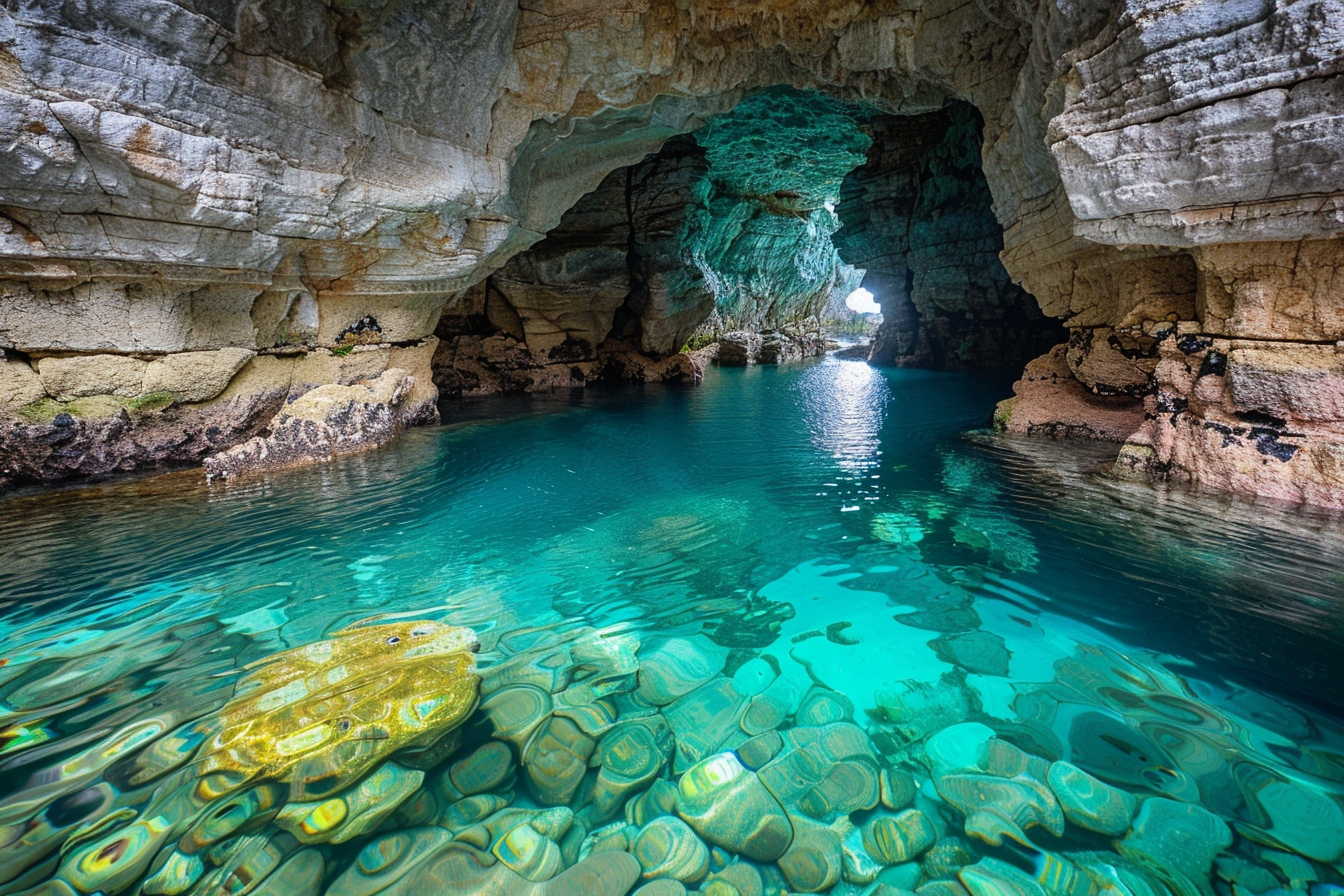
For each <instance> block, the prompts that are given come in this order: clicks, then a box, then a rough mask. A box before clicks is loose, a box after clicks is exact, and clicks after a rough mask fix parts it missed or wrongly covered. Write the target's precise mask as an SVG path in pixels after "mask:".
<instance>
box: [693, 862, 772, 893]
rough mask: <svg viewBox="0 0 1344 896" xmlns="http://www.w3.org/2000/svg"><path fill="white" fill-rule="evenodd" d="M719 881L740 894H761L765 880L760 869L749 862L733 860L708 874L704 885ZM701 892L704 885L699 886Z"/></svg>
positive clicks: (763, 890)
mask: <svg viewBox="0 0 1344 896" xmlns="http://www.w3.org/2000/svg"><path fill="white" fill-rule="evenodd" d="M714 883H721V884H726V885H728V886H731V887H732V888H733V889H734V890H736V891H737V892H738V893H739V894H741V896H763V894H764V893H765V881H764V880H763V879H762V877H761V872H760V869H759V868H757V867H756V866H755V865H753V864H752V863H750V862H744V861H735V862H732V863H731V864H729V865H726V866H724V867H723V868H720V869H719V870H717V871H715V872H713V873H712V874H710V876H709V878H708V880H706V881H705V886H709V885H712V884H714ZM701 890H702V892H703V891H704V887H702V888H701Z"/></svg>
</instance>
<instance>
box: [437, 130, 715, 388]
mask: <svg viewBox="0 0 1344 896" xmlns="http://www.w3.org/2000/svg"><path fill="white" fill-rule="evenodd" d="M705 167H706V166H705V160H704V152H703V151H702V150H701V149H700V148H699V147H698V146H697V145H696V143H695V141H694V140H692V139H691V138H689V137H674V138H672V139H671V140H669V141H668V142H667V144H666V145H665V146H664V147H663V148H662V149H660V150H659V151H658V152H656V153H653V154H651V155H650V156H649V157H648V158H647V159H644V160H643V161H642V162H640V163H639V164H637V165H632V166H627V167H624V168H618V169H616V170H615V171H613V172H612V173H611V174H609V175H607V176H606V177H605V178H603V180H602V182H601V183H600V184H598V186H597V188H596V189H594V190H593V191H592V192H590V193H588V194H586V195H585V196H583V197H582V198H580V199H579V201H578V202H576V203H575V204H574V206H573V207H572V208H570V209H569V210H568V211H567V212H565V214H564V216H563V217H562V218H561V219H560V223H559V224H557V225H556V226H555V228H554V229H552V230H551V232H550V233H548V234H547V235H546V237H545V239H543V240H541V241H540V242H538V243H536V244H534V245H533V246H531V247H530V248H528V249H526V250H525V251H523V252H521V253H520V254H518V255H516V256H514V257H513V258H512V259H510V260H509V262H508V263H507V264H505V265H504V266H503V267H502V268H500V269H499V270H498V271H496V272H495V273H493V274H491V275H490V276H489V277H487V278H486V279H485V280H484V281H483V282H482V283H481V284H479V285H478V286H477V287H476V288H474V289H472V290H470V291H469V292H468V293H467V294H466V295H464V296H462V297H461V298H460V299H459V300H457V301H454V302H451V303H450V304H449V305H448V307H447V308H446V309H445V312H444V314H443V315H442V317H441V318H440V320H439V325H438V336H439V337H440V339H441V340H442V341H441V343H440V346H439V349H438V351H437V352H436V354H435V357H434V368H435V381H436V383H437V384H438V385H439V387H440V389H441V390H442V392H443V395H444V396H445V397H462V396H480V395H487V394H492V393H496V392H516V391H521V392H536V391H544V390H548V389H555V388H573V387H582V386H585V385H587V384H588V383H591V382H593V381H595V380H598V379H603V378H618V379H634V380H640V381H649V380H653V381H666V380H678V381H681V380H684V381H698V380H699V378H700V376H701V375H702V374H703V370H704V366H703V363H694V362H692V359H690V358H689V357H688V356H686V355H681V354H679V349H680V348H681V347H682V345H683V344H684V343H685V342H686V340H687V338H688V337H689V336H690V335H691V332H692V331H693V330H694V329H695V328H696V327H697V326H699V324H700V323H701V321H703V320H704V319H705V317H706V316H707V315H708V314H709V313H710V311H712V310H713V308H714V296H713V295H712V294H711V293H709V292H708V291H707V290H704V289H697V288H694V286H693V285H692V286H691V288H687V283H686V282H685V272H684V270H683V267H684V266H683V265H682V263H681V241H680V236H681V233H682V231H683V228H684V224H685V220H686V215H687V212H688V210H689V209H690V208H691V207H692V206H693V204H694V196H693V191H694V187H695V185H696V184H697V183H698V181H699V179H700V177H701V175H703V174H704V171H705ZM674 274H675V275H679V276H681V277H682V281H681V282H680V283H679V287H680V288H679V289H677V290H675V291H674V290H673V289H672V288H671V285H670V282H669V281H670V279H671V276H670V275H674Z"/></svg>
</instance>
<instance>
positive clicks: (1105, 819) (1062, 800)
mask: <svg viewBox="0 0 1344 896" xmlns="http://www.w3.org/2000/svg"><path fill="white" fill-rule="evenodd" d="M1047 781H1048V783H1049V784H1050V789H1051V790H1052V791H1053V792H1054V794H1055V797H1056V799H1058V800H1059V804H1060V807H1061V808H1062V809H1063V810H1064V817H1065V818H1066V819H1067V820H1068V821H1070V822H1071V823H1073V824H1076V825H1079V826H1081V827H1085V828H1087V829H1088V830H1091V831H1096V832H1097V833H1099V834H1107V835H1109V836H1112V837H1119V836H1121V835H1123V834H1124V833H1125V831H1127V830H1129V822H1130V819H1132V818H1133V817H1134V807H1135V805H1136V800H1135V799H1134V796H1133V795H1132V794H1129V793H1126V792H1125V791H1123V790H1119V789H1117V788H1115V787H1111V786H1110V785H1108V784H1105V783H1103V782H1101V781H1098V780H1097V779H1096V778H1094V777H1092V776H1091V775H1089V774H1088V773H1087V772H1085V771H1083V770H1082V769H1079V768H1076V767H1074V766H1072V765H1070V764H1069V763H1067V762H1062V761H1061V762H1055V763H1051V765H1050V771H1049V774H1048V777H1047Z"/></svg>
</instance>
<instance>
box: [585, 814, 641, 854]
mask: <svg viewBox="0 0 1344 896" xmlns="http://www.w3.org/2000/svg"><path fill="white" fill-rule="evenodd" d="M638 834H639V828H637V827H635V826H634V825H632V824H626V823H625V822H621V821H613V822H612V823H611V824H606V825H603V826H602V827H600V828H594V829H593V830H591V831H589V832H588V833H587V834H585V835H584V838H583V842H582V843H581V844H579V853H578V855H579V858H580V859H581V860H582V859H586V858H588V857H589V856H590V855H593V854H594V853H599V852H607V851H608V850H617V851H619V852H629V851H630V844H632V843H634V841H635V837H636V835H638Z"/></svg>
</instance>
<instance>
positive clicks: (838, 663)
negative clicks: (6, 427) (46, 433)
mask: <svg viewBox="0 0 1344 896" xmlns="http://www.w3.org/2000/svg"><path fill="white" fill-rule="evenodd" d="M1006 385H1007V384H1006V383H1004V382H1001V381H996V380H993V379H989V378H985V377H973V376H966V375H958V374H945V373H926V372H919V371H904V370H886V371H883V370H877V369H874V368H871V367H869V366H867V365H866V364H863V363H860V362H854V361H839V360H834V359H828V360H825V361H821V362H818V363H814V364H804V365H797V366H789V367H783V368H779V369H765V368H755V369H748V370H732V371H711V372H710V374H709V376H708V378H707V381H706V383H705V384H704V386H703V387H701V388H699V389H694V390H661V389H648V390H643V391H634V390H622V391H620V392H617V393H612V394H605V395H604V394H596V393H589V394H588V395H585V396H582V397H575V398H569V397H564V398H545V399H541V398H532V399H525V400H514V401H504V400H500V401H494V402H483V403H481V404H478V405H468V406H464V407H462V408H458V409H457V414H458V417H459V419H458V420H457V421H456V422H453V423H450V424H448V425H445V426H442V427H438V428H433V429H425V430H417V431H413V432H411V433H409V434H408V435H407V436H406V437H405V438H404V439H402V440H401V441H400V442H398V443H397V444H396V445H394V446H392V447H391V448H388V449H385V450H382V451H380V452H377V453H374V454H368V455H364V456H358V457H351V458H346V459H342V460H339V461H336V462H334V463H330V464H327V465H325V466H322V467H320V468H317V469H308V470H298V471H294V472H290V473H285V474H274V475H270V476H268V477H266V478H263V479H257V480H252V481H244V482H240V483H232V484H229V485H227V486H221V487H208V486H206V485H204V484H203V483H202V482H201V476H200V474H199V473H198V472H185V473H174V474H169V475H164V476H158V477H154V478H142V479H135V480H128V481H121V482H113V483H106V484H100V485H92V486H86V487H84V488H78V489H69V490H63V491H54V492H45V493H30V494H27V495H23V494H20V495H15V496H12V497H10V498H8V499H5V500H3V501H0V511H3V513H2V514H0V544H2V545H3V546H4V547H3V550H2V552H0V553H2V554H3V561H2V563H0V632H3V643H4V655H3V658H2V659H0V892H4V893H12V892H25V891H27V892H33V893H42V894H51V896H57V894H62V896H69V894H73V893H106V894H109V896H111V894H117V893H144V894H183V893H202V894H203V893H216V892H226V893H231V894H241V893H258V894H261V893H265V894H276V896H280V894H284V896H292V894H318V893H329V894H332V896H371V894H374V893H387V894H398V896H412V894H420V893H425V894H431V893H433V894H437V893H443V894H469V893H489V894H514V893H518V894H567V896H568V894H575V896H578V894H582V896H620V894H624V893H627V892H641V893H643V894H644V896H675V894H680V893H683V892H696V891H698V892H701V893H704V894H707V896H708V894H714V896H759V894H776V893H784V892H831V893H837V894H855V896H857V894H861V893H872V894H875V896H892V894H902V893H907V892H909V891H915V892H918V893H919V894H921V896H966V894H968V893H969V894H971V896H992V894H1030V896H1042V894H1046V893H1049V894H1061V896H1064V894H1067V896H1101V894H1107V896H1163V894H1172V896H1195V894H1218V896H1243V894H1244V896H1263V894H1270V893H1273V894H1275V896H1289V894H1294V896H1296V894H1309V896H1337V894H1340V893H1344V876H1342V875H1341V870H1340V869H1341V867H1344V808H1342V807H1344V724H1341V714H1342V713H1344V650H1341V648H1342V647H1344V637H1342V636H1341V635H1342V633H1341V627H1344V622H1341V619H1344V615H1342V614H1341V609H1344V572H1341V567H1340V560H1341V557H1344V527H1341V525H1340V524H1339V523H1338V522H1337V521H1334V520H1331V519H1329V518H1326V517H1316V516H1313V515H1311V514H1308V513H1306V512H1304V511H1293V510H1285V509H1282V508H1277V507H1264V506H1260V507H1257V506H1252V505H1249V504H1244V503H1239V502H1234V501H1232V500H1230V499H1226V498H1222V497H1218V496H1207V495H1206V496H1191V495H1188V494H1185V493H1183V492H1180V491H1177V490H1154V489H1152V488H1150V487H1148V486H1141V485H1134V484H1128V483H1124V482H1117V481H1111V480H1108V479H1105V478H1101V477H1098V476H1096V475H1094V473H1093V472H1092V470H1091V467H1092V465H1093V463H1094V462H1095V461H1096V460H1097V459H1098V458H1097V457H1093V456H1092V455H1091V454H1090V453H1089V452H1088V451H1087V450H1086V449H1085V448H1084V449H1079V448H1077V447H1076V446H1069V447H1067V448H1065V447H1061V446H1058V445H1052V444H1050V443H1041V442H1030V441H1028V442H1024V441H1016V440H1011V439H1004V438H995V437H989V436H985V435H980V436H976V435H972V436H969V437H968V436H966V435H964V434H965V433H967V432H968V431H970V430H974V429H976V428H977V427H979V426H981V425H982V424H983V423H984V422H985V421H986V420H987V419H988V416H989V414H990V412H991V410H992V408H993V404H994V402H995V401H996V400H997V399H998V398H1000V397H1002V396H1003V394H1005V393H1006ZM468 417H469V419H468ZM473 651H474V655H473ZM473 661H474V664H473ZM641 888H642V889H641Z"/></svg>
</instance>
